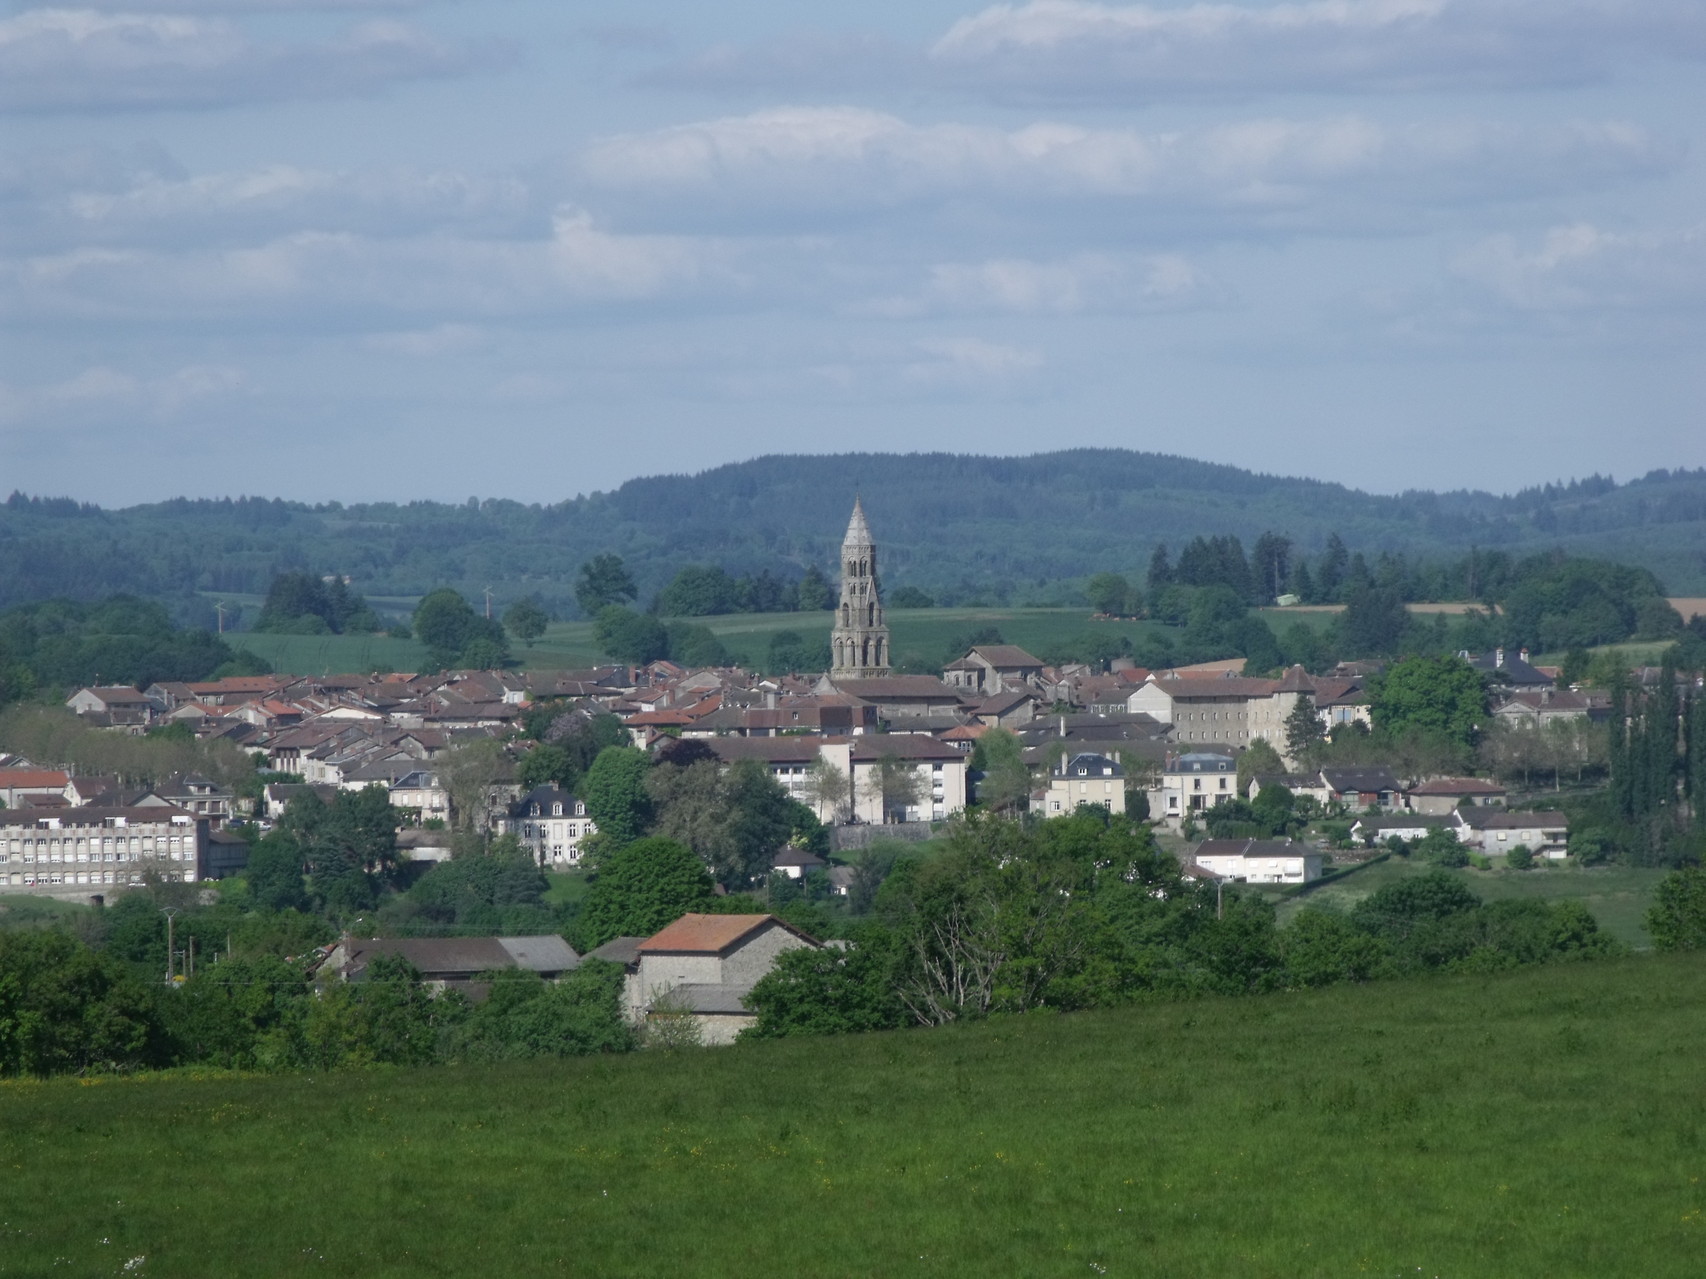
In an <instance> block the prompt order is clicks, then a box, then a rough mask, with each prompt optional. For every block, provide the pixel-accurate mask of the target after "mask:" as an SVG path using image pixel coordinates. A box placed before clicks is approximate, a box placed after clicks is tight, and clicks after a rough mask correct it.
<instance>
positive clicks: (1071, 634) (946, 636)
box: [226, 608, 1166, 675]
mask: <svg viewBox="0 0 1706 1279" xmlns="http://www.w3.org/2000/svg"><path fill="white" fill-rule="evenodd" d="M683 620H687V621H692V622H697V623H701V624H703V625H705V626H708V627H709V628H710V629H711V631H712V633H713V634H715V635H716V636H717V637H718V638H719V639H721V640H722V641H723V643H724V644H726V645H727V646H728V647H729V648H730V649H731V650H733V651H734V652H736V653H741V654H744V655H745V656H746V657H748V658H749V659H751V660H752V661H754V662H756V663H758V664H760V665H762V664H763V661H764V658H765V655H766V653H767V652H768V650H769V647H770V640H771V637H772V636H774V635H775V634H776V633H777V632H778V631H793V632H795V633H796V634H798V635H800V636H801V637H803V638H805V639H808V640H809V639H813V638H818V637H821V638H823V639H824V640H828V638H829V631H830V626H831V624H832V620H833V619H832V615H831V614H829V613H827V612H824V613H748V614H730V615H727V616H722V617H696V618H687V619H683ZM888 620H889V626H890V628H891V630H892V631H893V641H894V653H895V658H896V660H897V661H900V660H904V659H906V658H907V657H909V656H917V657H918V658H921V659H922V660H924V661H926V662H936V661H939V660H940V659H941V658H942V657H943V656H944V653H945V651H946V649H947V647H948V643H949V641H951V640H953V639H955V638H956V637H961V636H965V635H969V634H971V633H972V632H974V631H978V630H982V629H983V628H985V627H991V626H993V627H995V628H996V629H997V630H999V631H1000V632H1001V636H1002V638H1003V639H1004V640H1006V641H1007V642H1008V643H1009V644H1018V645H1021V646H1022V647H1025V648H1029V649H1031V650H1033V651H1035V650H1038V649H1048V648H1051V647H1053V646H1054V645H1055V644H1058V643H1060V642H1062V641H1066V640H1071V639H1075V638H1076V637H1078V636H1080V635H1083V634H1085V633H1086V632H1093V633H1099V632H1102V631H1107V632H1108V633H1111V634H1114V635H1125V636H1129V637H1131V638H1132V639H1134V640H1135V639H1136V638H1137V637H1138V636H1139V635H1141V634H1142V633H1143V632H1144V631H1146V630H1148V629H1151V628H1155V629H1162V630H1165V629H1166V628H1164V627H1158V626H1157V624H1155V623H1149V622H1107V621H1093V620H1091V617H1090V614H1089V612H1088V611H1087V610H1085V609H1072V608H1023V609H1003V608H929V609H895V610H891V611H890V612H889V614H888ZM226 638H227V639H228V640H229V641H230V642H231V644H232V645H233V646H234V647H238V648H247V649H250V650H252V651H253V652H254V653H256V654H258V655H259V656H261V657H264V658H266V659H267V660H268V661H269V662H271V663H272V665H273V669H275V670H277V671H280V672H284V673H287V674H292V675H324V674H327V673H332V674H337V673H340V672H350V671H372V670H377V669H381V668H385V669H389V670H394V671H414V670H419V669H420V668H421V666H422V665H423V664H424V663H425V661H426V651H425V649H424V648H422V646H421V645H420V644H419V643H418V642H416V641H414V640H395V639H390V638H387V637H385V636H377V635H263V634H259V633H257V632H253V631H245V632H242V633H239V634H233V635H229V636H227V637H226ZM514 657H515V659H516V662H517V663H518V665H520V666H521V667H523V668H526V669H532V670H574V669H580V668H584V667H588V666H594V665H597V664H599V663H601V662H606V661H608V660H609V658H607V657H605V656H604V654H603V653H602V652H601V651H600V650H599V648H598V645H597V642H596V641H595V640H594V639H593V634H592V623H591V622H556V623H553V624H552V625H551V626H550V627H549V628H547V630H546V632H545V634H544V636H542V637H541V638H540V639H539V640H538V641H537V642H536V643H535V644H534V645H533V647H532V648H526V647H523V646H520V645H517V646H515V649H514Z"/></svg>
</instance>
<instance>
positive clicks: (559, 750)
mask: <svg viewBox="0 0 1706 1279" xmlns="http://www.w3.org/2000/svg"><path fill="white" fill-rule="evenodd" d="M578 776H579V770H578V769H577V768H576V767H575V763H574V759H573V757H572V756H570V754H569V752H568V751H567V750H566V749H565V748H563V747H561V746H552V745H549V744H542V745H539V746H535V747H534V748H533V749H532V750H530V751H528V752H527V754H525V755H523V756H522V757H521V768H520V778H521V785H522V787H523V788H524V789H526V790H532V789H533V788H534V787H536V786H562V787H565V788H572V787H573V785H574V780H575V778H576V777H578Z"/></svg>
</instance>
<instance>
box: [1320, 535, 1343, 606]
mask: <svg viewBox="0 0 1706 1279" xmlns="http://www.w3.org/2000/svg"><path fill="white" fill-rule="evenodd" d="M1349 565H1350V552H1349V551H1347V550H1346V549H1345V544H1344V542H1343V541H1342V540H1341V539H1340V537H1339V535H1338V534H1337V533H1334V534H1333V535H1332V536H1330V537H1329V538H1328V539H1327V549H1326V550H1325V551H1323V552H1322V553H1321V562H1320V566H1319V567H1318V568H1317V569H1316V570H1315V589H1316V591H1317V593H1318V594H1319V595H1320V597H1321V599H1322V600H1323V601H1324V602H1326V603H1329V604H1332V603H1336V602H1337V601H1338V599H1339V588H1340V587H1341V586H1342V585H1343V584H1344V580H1345V570H1346V569H1347V567H1348V566H1349Z"/></svg>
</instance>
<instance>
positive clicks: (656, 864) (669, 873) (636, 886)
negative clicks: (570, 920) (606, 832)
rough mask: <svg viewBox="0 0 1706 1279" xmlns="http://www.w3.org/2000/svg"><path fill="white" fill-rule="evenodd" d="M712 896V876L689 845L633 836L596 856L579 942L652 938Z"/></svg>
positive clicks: (585, 946)
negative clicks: (614, 938)
mask: <svg viewBox="0 0 1706 1279" xmlns="http://www.w3.org/2000/svg"><path fill="white" fill-rule="evenodd" d="M711 900H712V898H711V877H710V875H709V874H708V873H707V872H706V870H705V863H704V862H702V861H700V860H699V859H698V858H697V857H696V856H694V855H693V852H692V851H691V850H690V849H688V848H687V847H686V846H685V845H683V844H678V843H676V842H675V841H674V840H673V839H663V838H660V837H657V836H653V837H651V838H648V839H637V840H634V841H633V842H632V843H630V844H626V845H623V846H622V847H620V848H616V849H614V850H612V851H609V852H606V853H603V854H601V855H600V856H599V859H598V871H597V874H596V875H595V876H594V877H593V881H592V884H591V886H590V887H589V888H588V889H587V892H586V897H585V899H584V900H583V902H582V905H581V914H580V919H579V920H578V921H577V929H578V936H577V942H578V944H579V946H580V948H581V949H582V950H592V949H595V948H597V947H599V946H602V945H603V944H604V943H605V942H607V941H609V940H610V939H611V938H613V937H650V936H651V935H652V934H653V933H655V932H657V931H658V930H659V929H660V928H662V927H663V926H664V925H665V924H670V923H673V922H675V921H676V920H677V919H680V918H681V917H682V916H683V915H685V914H687V913H688V912H689V911H693V910H698V909H702V908H704V907H706V906H708V905H710V904H711Z"/></svg>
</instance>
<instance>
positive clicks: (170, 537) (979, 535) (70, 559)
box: [0, 449, 1706, 630]
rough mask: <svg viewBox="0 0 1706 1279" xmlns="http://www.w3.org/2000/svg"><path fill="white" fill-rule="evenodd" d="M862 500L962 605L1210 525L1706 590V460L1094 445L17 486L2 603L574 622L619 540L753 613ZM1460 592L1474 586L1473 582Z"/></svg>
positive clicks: (1316, 549) (7, 509) (1073, 579)
mask: <svg viewBox="0 0 1706 1279" xmlns="http://www.w3.org/2000/svg"><path fill="white" fill-rule="evenodd" d="M855 491H862V492H863V494H864V497H865V504H866V509H867V511H868V512H869V515H870V518H871V522H872V528H873V530H874V532H875V534H876V537H877V541H878V545H879V547H880V549H881V555H882V565H883V577H884V583H885V586H886V587H888V588H889V589H890V590H892V591H899V590H902V589H908V588H910V589H915V590H917V591H919V592H921V593H922V594H924V595H927V596H928V597H930V598H931V599H933V600H934V602H936V603H938V604H944V605H973V604H977V603H979V602H982V603H987V604H994V605H1023V604H1032V605H1045V604H1053V603H1069V602H1072V603H1075V602H1076V601H1077V598H1078V596H1079V594H1080V591H1081V587H1082V584H1083V582H1084V581H1085V579H1086V578H1087V577H1088V576H1089V575H1091V574H1093V573H1095V572H1098V571H1104V570H1105V571H1110V572H1116V573H1122V574H1125V575H1127V576H1128V577H1134V578H1135V577H1140V576H1142V570H1143V568H1144V566H1146V565H1147V564H1148V563H1149V560H1150V556H1151V555H1152V553H1153V552H1154V550H1155V548H1156V546H1157V545H1158V544H1161V543H1166V544H1167V545H1168V546H1170V547H1172V548H1173V551H1174V554H1175V555H1177V554H1178V553H1179V551H1180V550H1181V549H1182V548H1183V547H1184V546H1185V545H1186V544H1187V543H1188V542H1189V540H1190V539H1192V538H1194V537H1196V536H1198V535H1205V536H1222V537H1237V538H1240V539H1241V540H1242V542H1243V544H1244V545H1245V546H1252V547H1253V546H1254V545H1255V544H1256V542H1257V540H1258V539H1259V538H1260V537H1261V536H1262V535H1263V534H1264V533H1265V532H1268V531H1269V530H1277V531H1278V533H1279V534H1280V535H1281V536H1283V537H1284V538H1286V539H1288V540H1289V542H1290V544H1291V546H1292V547H1293V548H1294V550H1295V553H1296V554H1298V555H1300V556H1305V557H1307V558H1309V559H1310V560H1312V561H1313V560H1315V559H1317V558H1318V557H1320V556H1321V555H1323V554H1324V553H1326V552H1328V551H1329V550H1330V547H1329V541H1330V539H1331V538H1332V537H1333V535H1334V534H1337V535H1338V537H1339V538H1340V539H1342V541H1343V543H1344V544H1345V545H1347V546H1349V547H1352V548H1354V549H1358V550H1361V551H1362V552H1363V553H1364V555H1365V556H1366V557H1367V559H1368V560H1369V562H1370V564H1371V565H1372V564H1373V562H1374V561H1375V560H1377V559H1378V558H1379V557H1380V556H1381V555H1388V556H1393V557H1398V556H1402V557H1404V558H1405V559H1406V561H1407V562H1410V563H1415V562H1419V561H1429V562H1441V563H1443V562H1448V561H1450V562H1457V561H1469V560H1472V559H1473V560H1475V562H1476V563H1477V564H1478V563H1479V558H1478V557H1479V555H1480V554H1481V553H1483V552H1497V553H1499V554H1502V555H1503V556H1505V557H1507V559H1510V560H1519V559H1521V558H1523V557H1525V556H1529V555H1533V554H1536V553H1540V552H1543V551H1545V552H1550V551H1554V550H1557V551H1562V552H1563V553H1565V554H1566V555H1590V556H1598V557H1605V558H1610V559H1613V560H1617V561H1620V562H1623V563H1627V564H1630V565H1633V566H1635V567H1638V568H1642V569H1645V570H1647V571H1649V572H1651V573H1653V574H1655V575H1656V576H1657V577H1658V578H1659V579H1660V580H1662V581H1663V582H1665V584H1666V585H1667V586H1668V588H1669V589H1670V590H1672V591H1675V592H1678V593H1681V594H1691V593H1702V594H1706V555H1703V554H1702V552H1701V550H1700V548H1701V547H1702V545H1706V536H1703V534H1706V472H1699V471H1675V472H1670V471H1656V472H1653V473H1651V474H1649V475H1647V476H1644V477H1642V478H1640V479H1636V480H1632V481H1629V482H1626V483H1621V484H1619V483H1616V482H1614V481H1612V480H1610V479H1606V478H1603V477H1590V478H1588V479H1585V480H1576V481H1572V482H1570V483H1568V484H1555V485H1545V486H1541V487H1536V488H1531V489H1526V490H1523V491H1522V492H1519V493H1515V494H1511V495H1507V496H1496V495H1493V494H1490V493H1485V492H1480V491H1469V490H1464V491H1459V492H1455V493H1427V492H1407V493H1402V494H1398V495H1396V496H1379V495H1373V494H1368V493H1361V492H1358V491H1356V490H1353V489H1349V488H1345V487H1343V486H1341V485H1336V484H1327V483H1323V482H1320V481H1315V480H1304V479H1295V478H1286V477H1279V476H1270V475H1257V474H1254V473H1252V472H1249V471H1245V470H1241V469H1239V468H1237V467H1233V466H1224V465H1217V464H1212V463H1206V462H1197V461H1191V460H1189V459H1184V458H1178V457H1168V456H1163V455H1159V454H1153V453H1138V452H1132V451H1127V450H1116V449H1105V450H1096V449H1079V450H1071V451H1066V452H1059V453H1048V454H1038V455H1035V456H1031V457H1021V458H990V457H972V456H958V455H951V454H921V455H911V456H901V455H889V454H851V455H841V456H825V457H806V456H771V457H763V458H758V459H755V460H752V461H748V462H741V463H735V464H731V465H728V466H723V467H718V468H716V469H714V470H710V471H706V472H703V473H702V474H698V475H691V476H686V475H675V476H655V477H650V478H645V479H636V480H631V481H629V482H628V483H626V484H624V485H622V486H621V487H620V488H618V489H616V490H614V491H612V492H609V493H591V494H584V495H581V496H578V497H571V498H567V499H566V500H564V501H562V502H560V503H556V504H553V505H526V504H523V503H519V502H513V501H506V500H503V499H479V498H470V499H469V500H468V501H467V502H465V503H461V504H450V503H441V502H425V501H420V502H408V503H364V504H359V505H350V506H344V505H342V504H339V503H323V504H319V505H310V504H306V503H301V502H287V501H281V500H277V499H267V498H263V497H241V498H225V499H218V500H212V499H209V500H191V499H185V498H174V499H171V500H165V501H160V502H155V503H149V504H145V505H139V506H134V507H128V508H124V509H121V510H103V509H101V508H99V507H95V506H92V505H89V504H86V503H78V502H75V501H72V500H70V499H65V498H54V497H42V496H27V495H24V494H21V493H15V494H13V495H12V496H11V497H10V498H9V499H8V500H7V501H6V502H5V503H4V504H0V607H4V606H5V605H8V604H14V603H19V602H31V601H37V600H41V599H46V598H50V597H55V596H67V597H70V598H73V599H80V600H90V599H98V598H101V597H104V596H106V595H110V594H114V593H119V592H128V593H133V594H136V595H141V596H145V597H148V598H154V599H160V600H164V601H166V602H167V603H168V604H169V605H170V606H171V607H172V609H173V610H174V612H175V614H176V615H177V616H178V618H179V620H181V621H186V622H193V623H194V624H196V625H201V626H207V627H208V628H209V629H212V628H213V624H214V617H213V611H212V606H213V603H214V598H212V597H245V598H246V599H247V600H249V601H250V603H249V604H248V605H247V607H246V610H245V611H246V613H247V618H246V620H245V621H243V622H241V623H240V624H242V625H249V624H253V623H254V622H256V621H257V620H258V613H259V607H260V606H259V604H258V603H255V602H253V601H257V600H258V599H259V598H260V597H261V596H263V595H264V594H265V593H266V592H267V589H268V587H269V585H270V584H271V583H272V581H273V580H274V578H275V577H277V576H278V575H279V574H281V573H285V572H289V571H292V570H298V571H304V572H307V573H310V574H313V575H315V576H317V577H327V576H335V577H337V578H338V579H340V580H342V579H345V578H347V579H349V585H350V587H351V589H352V590H353V591H355V592H357V593H359V594H361V595H364V596H366V597H367V599H368V600H369V601H371V602H372V605H373V607H374V608H375V610H376V611H377V612H378V613H379V614H380V615H381V617H382V618H383V619H384V620H385V621H387V622H392V621H396V620H400V619H401V618H402V617H403V616H404V615H406V613H407V611H408V609H409V607H411V606H412V600H414V599H416V598H418V597H420V596H422V595H424V594H426V593H427V592H428V591H431V590H432V589H434V588H435V587H439V586H451V587H454V588H456V589H457V590H459V591H461V592H462V593H463V594H464V595H467V596H470V597H472V596H474V595H477V594H479V593H480V592H482V591H484V590H485V589H486V588H488V587H490V588H492V589H493V590H494V592H495V593H496V595H497V598H498V600H499V602H500V605H501V606H505V607H507V606H508V604H510V603H512V602H514V601H516V600H518V599H521V598H523V597H532V598H534V599H535V600H536V602H537V603H538V604H540V605H541V606H542V607H543V608H544V609H545V610H546V611H547V612H549V613H551V614H553V615H555V616H558V617H563V618H574V617H579V616H585V615H588V614H587V613H586V611H585V610H584V609H583V608H582V606H581V605H580V604H579V603H578V602H577V600H576V591H575V579H576V574H577V573H578V571H579V569H580V567H581V565H583V564H584V563H586V562H588V561H589V560H591V559H592V558H593V557H595V556H597V555H600V554H606V553H613V554H616V555H619V556H621V557H622V558H623V559H624V560H625V562H626V563H627V565H628V567H629V569H630V571H631V572H632V574H633V578H634V581H635V585H636V592H637V598H638V599H640V600H641V601H644V602H647V603H649V602H650V601H652V600H653V599H654V598H656V597H657V596H658V595H659V594H660V593H662V592H664V591H665V590H666V588H668V587H669V586H670V585H671V584H672V583H673V582H674V581H675V580H676V578H677V576H678V574H680V573H681V571H682V570H683V569H684V568H687V567H688V566H690V565H698V566H701V567H702V568H712V567H714V568H716V569H719V570H721V571H722V572H723V573H725V574H726V575H727V577H728V578H730V579H740V580H744V581H745V582H746V583H747V585H746V586H745V587H743V588H730V587H729V585H728V584H727V583H725V582H721V581H717V580H715V579H710V580H706V579H704V578H701V579H700V580H699V581H697V582H693V583H689V584H686V585H684V586H683V590H682V596H683V602H684V603H689V604H692V603H694V602H695V601H697V602H698V603H699V604H703V602H704V601H705V600H707V599H709V600H712V601H713V602H714V601H715V600H716V599H717V597H718V596H719V595H725V596H726V595H727V594H728V593H729V591H730V590H731V589H736V593H737V595H738V594H740V593H742V592H744V594H745V596H746V599H745V601H744V602H743V606H744V607H768V606H770V604H771V603H772V602H774V601H775V600H776V599H780V598H782V597H784V596H785V594H786V592H787V591H788V590H789V589H790V588H796V589H797V583H798V582H799V581H800V580H801V579H802V578H804V577H805V576H806V575H807V574H808V573H809V572H810V570H812V569H813V568H816V569H818V570H820V571H822V572H825V573H826V574H827V575H828V577H830V578H831V579H832V578H833V576H834V572H833V568H834V564H835V558H836V549H837V547H838V545H839V543H840V538H841V535H842V533H843V531H844V530H845V527H846V520H847V512H848V511H849V510H850V509H851V506H852V502H853V497H854V493H855ZM1472 553H1473V555H1472ZM1268 584H1270V585H1271V583H1268ZM688 585H690V586H691V587H692V589H691V590H689V589H687V586H688ZM1464 585H1465V586H1466V587H1470V588H1471V589H1469V590H1468V592H1467V597H1469V598H1477V597H1479V594H1480V591H1479V587H1480V581H1479V578H1478V576H1477V580H1476V581H1475V582H1473V583H1471V582H1469V581H1468V580H1467V578H1466V579H1465V581H1464ZM1439 589H1442V590H1443V589H1447V583H1446V582H1445V581H1443V580H1442V581H1441V582H1440V583H1439ZM1452 589H1455V586H1454V585H1453V586H1452ZM1276 593H1277V592H1276ZM405 600H406V601H410V602H411V603H396V602H394V603H391V604H389V605H388V604H387V601H405ZM783 606H784V607H785V605H783ZM327 611H332V612H334V613H335V611H336V610H335V608H334V609H332V610H325V609H322V610H320V612H321V613H322V614H323V613H325V612H327ZM269 620H270V619H269ZM328 627H329V629H332V630H336V626H335V625H332V624H330V623H328Z"/></svg>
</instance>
